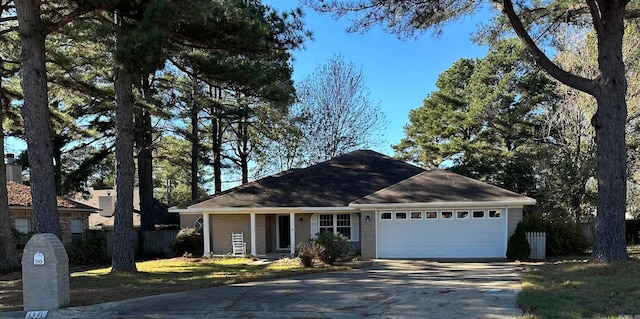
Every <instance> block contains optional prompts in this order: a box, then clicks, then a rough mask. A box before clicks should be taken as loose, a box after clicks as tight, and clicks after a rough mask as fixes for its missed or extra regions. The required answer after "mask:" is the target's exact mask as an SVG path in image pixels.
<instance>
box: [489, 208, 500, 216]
mask: <svg viewBox="0 0 640 319" xmlns="http://www.w3.org/2000/svg"><path fill="white" fill-rule="evenodd" d="M489 218H500V211H499V210H490V211H489Z"/></svg>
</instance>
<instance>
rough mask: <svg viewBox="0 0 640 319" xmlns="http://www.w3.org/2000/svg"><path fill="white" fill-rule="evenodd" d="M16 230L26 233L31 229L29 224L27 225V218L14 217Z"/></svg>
mask: <svg viewBox="0 0 640 319" xmlns="http://www.w3.org/2000/svg"><path fill="white" fill-rule="evenodd" d="M15 223H16V227H15V228H16V230H17V231H18V232H19V233H21V234H26V233H29V232H30V231H31V225H29V219H28V218H16V221H15Z"/></svg>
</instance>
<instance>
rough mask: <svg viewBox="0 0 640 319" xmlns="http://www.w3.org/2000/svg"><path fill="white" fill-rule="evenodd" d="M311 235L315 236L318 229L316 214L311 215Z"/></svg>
mask: <svg viewBox="0 0 640 319" xmlns="http://www.w3.org/2000/svg"><path fill="white" fill-rule="evenodd" d="M310 224H311V237H312V238H314V237H316V234H318V232H319V230H318V214H313V215H311V223H310Z"/></svg>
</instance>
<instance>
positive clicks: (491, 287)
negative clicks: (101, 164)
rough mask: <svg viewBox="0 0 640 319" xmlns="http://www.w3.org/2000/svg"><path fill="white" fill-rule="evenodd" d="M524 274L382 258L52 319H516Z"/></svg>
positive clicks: (77, 310) (497, 265)
mask: <svg viewBox="0 0 640 319" xmlns="http://www.w3.org/2000/svg"><path fill="white" fill-rule="evenodd" d="M519 273H520V270H519V269H518V268H517V266H515V265H514V264H513V263H506V262H486V263H480V262H466V263H465V262H432V261H422V260H377V261H376V262H375V264H374V265H373V266H372V267H369V268H364V269H355V270H349V271H341V272H331V273H322V274H311V275H303V276H298V277H290V278H284V279H278V280H272V281H264V282H254V283H244V284H237V285H232V286H224V287H215V288H208V289H203V290H197V291H189V292H182V293H174V294H166V295H160V296H151V297H145V298H139V299H132V300H125V301H120V302H112V303H105V304H99V305H93V306H86V307H74V308H67V309H61V310H57V311H53V312H50V313H49V316H47V318H94V319H101V318H205V317H206V318H299V319H303V318H307V319H311V318H514V317H517V316H518V315H520V314H521V311H520V309H518V307H517V305H516V296H517V294H518V291H519V290H520V275H519ZM0 317H2V314H0ZM22 318H24V313H22Z"/></svg>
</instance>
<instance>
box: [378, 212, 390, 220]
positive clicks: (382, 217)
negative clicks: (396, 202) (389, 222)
mask: <svg viewBox="0 0 640 319" xmlns="http://www.w3.org/2000/svg"><path fill="white" fill-rule="evenodd" d="M380 219H391V213H382V215H380Z"/></svg>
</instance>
